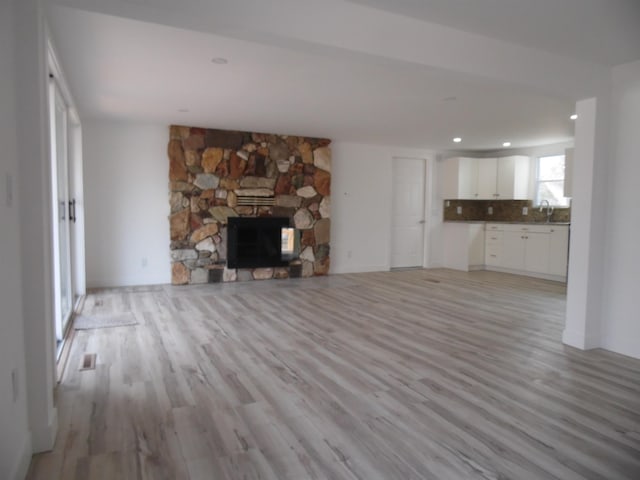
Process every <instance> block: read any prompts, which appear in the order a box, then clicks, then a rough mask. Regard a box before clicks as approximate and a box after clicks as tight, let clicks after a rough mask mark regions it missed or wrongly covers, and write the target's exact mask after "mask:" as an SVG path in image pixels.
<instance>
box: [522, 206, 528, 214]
mask: <svg viewBox="0 0 640 480" xmlns="http://www.w3.org/2000/svg"><path fill="white" fill-rule="evenodd" d="M522 215H529V207H522Z"/></svg>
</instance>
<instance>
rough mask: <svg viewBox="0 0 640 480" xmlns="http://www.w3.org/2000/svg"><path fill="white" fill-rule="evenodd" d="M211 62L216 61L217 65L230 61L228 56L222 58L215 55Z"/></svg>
mask: <svg viewBox="0 0 640 480" xmlns="http://www.w3.org/2000/svg"><path fill="white" fill-rule="evenodd" d="M211 63H215V64H217V65H226V64H227V63H229V60H227V59H226V58H222V57H213V58H212V59H211Z"/></svg>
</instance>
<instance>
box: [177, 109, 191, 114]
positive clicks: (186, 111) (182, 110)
mask: <svg viewBox="0 0 640 480" xmlns="http://www.w3.org/2000/svg"><path fill="white" fill-rule="evenodd" d="M178 111H179V112H180V113H189V109H188V108H179V109H178Z"/></svg>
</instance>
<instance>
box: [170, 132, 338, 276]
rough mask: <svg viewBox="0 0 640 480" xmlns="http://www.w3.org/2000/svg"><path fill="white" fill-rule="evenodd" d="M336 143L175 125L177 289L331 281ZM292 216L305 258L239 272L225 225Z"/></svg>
mask: <svg viewBox="0 0 640 480" xmlns="http://www.w3.org/2000/svg"><path fill="white" fill-rule="evenodd" d="M330 143H331V141H330V140H327V139H320V138H308V137H296V136H287V135H273V134H263V133H250V132H236V131H226V130H213V129H204V128H195V127H184V126H175V125H174V126H171V128H170V140H169V146H168V155H169V190H170V193H169V203H170V205H171V215H170V217H169V224H170V235H171V262H172V267H171V280H172V283H173V284H174V285H184V284H198V283H208V282H219V281H224V282H229V281H236V280H265V279H271V278H288V277H299V276H303V277H310V276H314V275H326V274H327V273H328V272H329V264H330V256H329V253H330V246H329V237H330V226H331V220H330V205H331V150H330V148H329V144H330ZM233 216H241V217H262V216H275V217H289V218H290V219H291V226H294V227H295V228H296V229H297V230H298V231H299V236H300V255H299V258H298V259H295V260H293V261H292V262H291V263H290V265H289V266H287V267H278V268H257V269H237V270H236V269H233V270H230V269H228V268H226V263H227V245H226V242H227V219H228V218H229V217H233Z"/></svg>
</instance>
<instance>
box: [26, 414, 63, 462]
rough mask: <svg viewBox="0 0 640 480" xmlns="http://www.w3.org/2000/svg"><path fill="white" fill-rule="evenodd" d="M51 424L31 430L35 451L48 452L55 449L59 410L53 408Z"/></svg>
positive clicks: (33, 449)
mask: <svg viewBox="0 0 640 480" xmlns="http://www.w3.org/2000/svg"><path fill="white" fill-rule="evenodd" d="M51 416H52V418H51V421H50V422H49V425H47V426H45V427H41V428H38V429H36V430H31V445H32V451H33V453H40V452H48V451H50V450H52V449H53V445H54V443H55V441H56V435H57V433H58V410H57V409H55V408H54V409H53V412H52V414H51Z"/></svg>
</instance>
